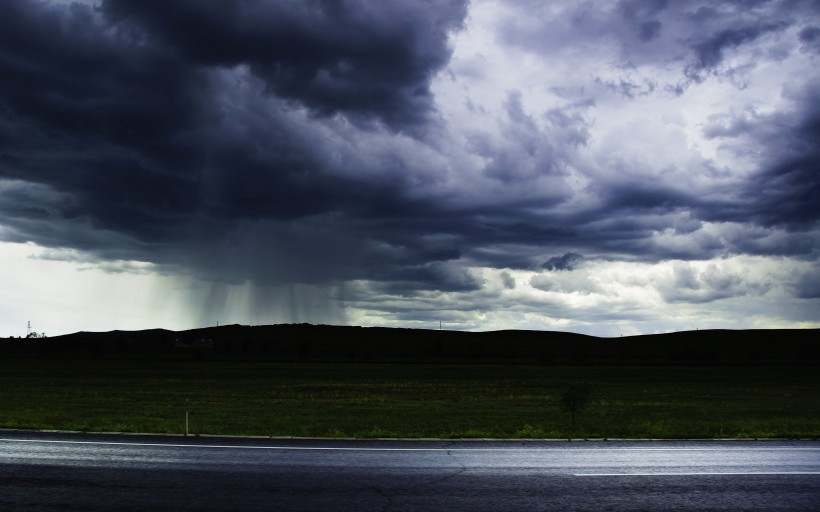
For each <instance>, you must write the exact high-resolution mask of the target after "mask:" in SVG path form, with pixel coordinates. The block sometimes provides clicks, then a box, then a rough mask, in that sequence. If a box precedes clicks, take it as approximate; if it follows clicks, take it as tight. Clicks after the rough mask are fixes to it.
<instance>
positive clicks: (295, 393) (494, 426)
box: [0, 359, 820, 438]
mask: <svg viewBox="0 0 820 512" xmlns="http://www.w3.org/2000/svg"><path fill="white" fill-rule="evenodd" d="M816 370H817V369H816V368H812V367H710V368H692V367H588V366H577V367H567V366H501V365H411V364H406V365H393V364H282V363H265V362H248V361H184V362H180V361H124V360H110V361H106V360H25V359H18V360H3V361H0V427H5V428H24V429H65V430H81V431H118V432H164V433H182V432H184V429H185V411H186V410H188V411H190V416H189V418H190V432H191V433H192V434H200V433H201V434H241V435H271V436H336V437H360V438H364V437H444V438H481V437H490V438H566V437H569V436H573V437H595V438H601V437H605V438H617V437H628V438H693V437H695V438H698V437H761V438H763V437H820V379H819V378H818V377H817V376H816V373H817V371H816ZM576 383H589V384H590V385H592V387H593V389H594V397H595V399H596V400H595V402H594V403H593V404H592V405H591V406H590V407H589V408H588V409H586V410H584V411H583V412H581V413H580V414H579V416H578V418H577V427H576V432H574V433H572V432H571V427H570V416H569V414H568V413H566V412H565V411H563V410H562V408H561V406H560V401H559V397H560V395H561V393H562V392H563V391H564V390H566V389H567V388H568V387H569V386H571V385H573V384H576Z"/></svg>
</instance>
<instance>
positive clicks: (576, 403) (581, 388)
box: [561, 384, 592, 434]
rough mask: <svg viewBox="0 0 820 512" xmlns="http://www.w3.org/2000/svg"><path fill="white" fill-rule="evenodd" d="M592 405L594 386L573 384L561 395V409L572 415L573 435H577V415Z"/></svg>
mask: <svg viewBox="0 0 820 512" xmlns="http://www.w3.org/2000/svg"><path fill="white" fill-rule="evenodd" d="M591 403H592V386H590V385H589V384H573V385H572V386H570V387H568V388H567V389H566V391H564V392H563V393H562V394H561V407H562V408H563V409H564V411H566V412H568V413H570V416H571V418H572V433H573V434H575V415H576V414H577V413H580V412H581V411H583V410H584V409H586V408H587V407H589V406H590V404H591Z"/></svg>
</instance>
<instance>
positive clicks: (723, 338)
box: [0, 324, 820, 365]
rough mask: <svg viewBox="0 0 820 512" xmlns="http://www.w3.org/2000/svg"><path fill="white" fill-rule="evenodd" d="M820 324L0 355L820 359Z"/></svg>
mask: <svg viewBox="0 0 820 512" xmlns="http://www.w3.org/2000/svg"><path fill="white" fill-rule="evenodd" d="M819 334H820V330H817V329H806V330H740V331H732V330H704V331H686V332H677V333H669V334H654V335H645V336H627V337H620V338H597V337H594V336H586V335H581V334H573V333H565V332H549V331H512V330H511V331H494V332H476V333H473V332H459V331H437V330H421V329H389V328H377V327H372V328H364V327H341V326H326V325H310V324H286V325H268V326H241V325H226V326H221V327H209V328H203V329H192V330H188V331H179V332H174V331H168V330H162V329H152V330H144V331H111V332H79V333H74V334H69V335H65V336H56V337H51V338H38V339H20V338H4V339H0V356H2V357H105V358H139V359H143V358H145V359H152V358H161V359H246V358H251V359H260V360H271V361H294V362H298V361H309V362H325V361H326V362H406V363H415V362H418V363H437V362H441V363H451V362H456V363H459V362H464V363H514V364H561V365H564V364H569V365H586V364H636V365H641V364H681V365H726V364H728V365H758V364H789V365H792V364H798V365H817V364H820V336H818V335H819Z"/></svg>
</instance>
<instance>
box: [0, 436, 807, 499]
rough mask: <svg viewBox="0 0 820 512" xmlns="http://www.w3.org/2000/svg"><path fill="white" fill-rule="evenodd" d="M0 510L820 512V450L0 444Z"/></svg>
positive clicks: (698, 445)
mask: <svg viewBox="0 0 820 512" xmlns="http://www.w3.org/2000/svg"><path fill="white" fill-rule="evenodd" d="M0 510H3V511H17V510H20V511H45V510H48V511H51V510H67V511H71V510H77V511H97V510H99V511H102V510H105V511H112V510H146V511H147V510H150V511H164V510H190V511H222V510H243V511H245V510H247V511H256V510H304V511H313V510H317V511H318V510H327V511H348V510H350V511H354V510H355V511H367V510H379V511H402V510H424V511H438V510H469V511H470V512H479V511H485V510H487V511H490V510H492V511H498V510H516V511H526V510H561V511H571V510H608V511H621V510H652V511H663V510H761V511H763V510H765V511H785V510H788V511H794V510H818V511H820V442H816V441H671V442H667V441H637V442H626V441H600V442H592V441H584V442H571V443H570V442H566V441H559V442H555V441H547V442H538V441H524V442H520V441H504V442H479V441H455V442H449V441H429V442H427V441H412V442H405V441H331V440H326V441H308V440H271V439H266V440H248V439H226V438H182V437H159V436H156V437H152V436H113V435H68V434H42V433H24V432H0Z"/></svg>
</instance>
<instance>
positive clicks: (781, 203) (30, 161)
mask: <svg viewBox="0 0 820 512" xmlns="http://www.w3.org/2000/svg"><path fill="white" fill-rule="evenodd" d="M540 3H541V2H536V3H530V4H528V5H535V4H540ZM683 4H685V5H683V6H681V5H682V4H681V3H678V2H666V1H655V2H637V1H625V2H621V3H619V4H618V5H617V6H614V7H612V8H611V9H609V8H607V9H601V8H595V7H594V5H593V4H587V3H584V4H579V5H578V6H577V7H573V13H574V14H576V16H573V17H571V19H570V21H568V22H567V23H565V24H563V23H559V22H557V21H555V20H544V23H543V24H541V25H539V23H538V20H535V21H533V24H534V25H537V27H536V29H534V30H532V31H530V32H527V31H526V30H518V29H516V27H515V26H513V25H505V24H503V23H501V26H500V28H499V31H500V40H501V41H502V42H504V43H509V42H514V43H515V44H518V45H523V46H526V47H528V48H530V49H531V50H532V52H533V53H534V54H537V55H539V56H540V57H541V58H542V59H544V60H545V61H549V60H550V59H551V58H553V57H554V55H553V54H551V53H550V52H551V51H553V50H552V49H553V48H556V50H555V51H556V52H559V51H560V50H561V49H562V48H567V47H572V48H574V47H575V43H576V42H578V41H580V42H585V43H586V42H592V43H600V44H606V45H609V44H610V40H614V41H615V43H616V46H618V48H619V49H620V54H619V57H618V59H619V61H618V62H617V63H616V64H617V65H618V66H620V68H619V69H625V68H627V67H630V66H631V64H630V63H635V65H643V64H646V63H661V64H662V65H663V66H666V65H667V64H669V63H670V62H672V63H674V64H676V65H677V68H675V69H678V70H679V71H680V74H679V76H675V77H674V78H675V83H677V81H678V80H685V79H686V78H687V72H688V73H689V75H690V78H692V77H696V78H698V79H701V78H706V76H707V75H708V74H709V73H711V72H712V71H714V70H715V69H717V68H719V67H720V66H721V65H722V63H724V62H725V60H726V57H727V55H729V54H731V52H733V51H740V50H742V49H743V48H744V47H745V46H746V45H749V44H752V43H754V42H755V41H758V40H760V39H761V38H765V37H766V36H767V35H770V34H773V33H780V32H782V31H784V30H786V29H787V28H789V27H793V26H795V25H794V24H797V23H802V25H799V26H800V27H802V28H800V30H799V31H798V32H799V35H798V36H797V37H795V38H794V41H793V44H794V49H797V48H798V47H800V48H814V47H816V42H817V40H818V37H817V33H816V31H815V30H814V26H815V25H814V24H812V25H809V24H806V22H805V21H798V18H799V16H797V15H794V16H790V15H786V14H784V12H783V9H784V7H783V5H785V4H779V3H770V2H761V3H759V4H756V5H755V6H753V7H754V9H757V11H755V10H754V9H753V10H751V11H749V13H747V15H745V17H744V18H743V19H742V20H741V21H740V22H738V21H733V17H732V16H733V15H734V14H737V13H738V12H740V7H738V6H739V4H735V3H725V4H721V7H722V9H713V10H711V11H710V10H709V9H708V8H707V7H706V4H703V5H701V3H694V4H690V3H683ZM795 5H797V6H799V7H800V10H799V11H798V12H803V11H805V10H806V9H809V7H806V5H807V4H805V3H799V2H798V3H796V4H795ZM466 8H467V5H466V2H461V1H446V0H436V1H432V2H405V1H403V0H395V1H389V2H365V1H344V2H330V1H318V0H316V1H306V2H284V1H266V2H263V1H261V0H247V1H243V2H216V1H204V0H203V1H183V0H173V1H170V0H169V1H165V2H152V1H137V0H133V1H132V0H108V1H105V2H102V4H101V8H100V9H94V8H91V7H88V6H84V5H81V4H73V5H69V6H65V5H60V4H56V3H55V4H51V3H44V2H39V1H34V0H7V1H6V2H5V4H4V12H3V15H2V17H0V76H2V79H0V180H2V181H0V215H2V218H3V220H2V224H3V225H4V226H5V227H6V228H7V229H6V230H4V231H3V236H4V237H5V239H6V240H14V241H34V242H36V243H38V244H41V245H44V246H47V247H68V248H75V249H79V250H83V251H87V252H89V253H91V254H94V255H96V256H99V257H100V258H103V259H123V260H142V261H150V262H154V263H158V264H163V265H169V266H176V267H186V268H187V269H188V270H190V271H191V272H193V273H194V274H197V275H200V276H206V277H210V278H214V279H218V280H221V281H224V282H229V283H241V282H243V281H245V280H247V279H251V280H254V281H257V282H272V283H279V282H300V283H305V282H308V283H327V282H337V281H345V280H356V279H367V280H372V281H376V282H377V283H376V284H374V289H377V290H379V291H380V292H383V293H388V294H394V295H402V294H404V295H414V294H416V295H421V294H423V293H424V291H425V290H439V291H446V292H475V291H476V290H479V289H481V288H482V287H483V286H484V285H485V284H486V283H485V281H484V280H483V278H482V277H481V276H480V275H478V274H477V273H473V272H471V271H469V270H468V269H467V267H468V266H471V265H473V266H483V267H491V268H497V269H515V270H520V269H527V270H536V271H537V270H542V269H543V268H546V269H548V270H568V271H571V270H573V269H575V267H576V266H578V263H579V261H580V259H581V257H580V255H579V254H578V253H575V252H573V251H579V252H580V253H583V254H584V255H585V257H587V258H590V259H592V258H602V257H603V258H607V257H608V258H611V259H618V258H623V259H631V260H641V259H643V260H646V261H657V260H659V259H663V258H672V257H677V258H685V259H697V258H708V257H711V256H714V255H716V254H721V253H722V252H723V253H725V252H731V251H745V252H749V253H752V254H809V253H811V251H812V250H814V251H816V250H817V248H816V247H815V246H814V242H813V241H811V240H810V241H809V242H808V243H806V244H805V245H800V244H792V245H789V244H788V243H781V242H780V241H776V242H771V241H768V240H765V239H763V238H764V237H763V236H762V235H761V237H760V239H756V238H754V237H752V236H751V235H750V234H749V232H748V231H742V230H741V231H738V232H737V233H728V232H726V233H720V234H719V235H715V236H712V237H705V236H704V238H703V239H702V240H700V239H699V240H696V243H695V242H692V243H691V244H688V245H686V244H684V245H679V246H671V245H670V246H668V247H664V246H656V245H652V243H651V241H652V239H653V237H655V236H657V235H658V233H665V232H667V231H668V232H669V233H671V235H675V236H692V237H694V236H695V234H696V233H697V232H698V230H699V229H700V228H701V226H702V223H703V222H706V221H715V222H723V223H732V222H737V223H749V222H751V223H754V224H755V226H754V227H763V228H770V227H778V228H784V229H790V230H793V231H794V232H797V233H798V234H799V230H800V229H806V226H811V225H812V224H813V223H816V222H817V220H818V206H817V201H816V200H814V198H816V197H817V195H818V192H820V191H818V181H817V172H816V170H817V169H818V168H819V167H818V165H820V163H819V162H818V153H817V144H816V141H817V140H818V138H820V134H818V121H817V120H818V112H820V99H818V97H817V96H816V93H812V92H811V91H812V90H813V89H811V88H806V89H805V90H801V91H798V92H795V93H794V97H793V98H792V101H793V104H794V109H793V110H794V111H796V112H801V113H802V114H800V115H801V116H802V117H800V118H799V119H797V118H795V117H794V116H793V114H788V115H786V114H783V116H782V117H777V116H775V117H770V118H754V117H749V118H748V119H746V118H741V117H737V118H732V119H728V120H725V121H726V122H722V124H721V123H717V122H716V121H715V122H714V123H712V124H710V122H709V121H708V120H705V121H704V126H705V129H706V131H707V135H709V136H711V137H712V138H713V139H716V140H717V139H732V140H734V139H738V138H750V139H751V140H753V141H754V143H755V144H756V145H757V148H758V149H757V150H758V151H759V152H761V153H764V154H766V155H768V156H767V160H766V161H765V165H764V166H763V167H762V168H761V169H759V170H758V171H757V173H755V174H753V175H752V178H751V182H749V183H742V184H738V183H736V182H730V183H727V184H724V185H720V187H723V188H720V189H719V190H714V191H709V192H706V191H703V190H699V189H696V188H694V189H693V188H686V187H684V186H682V184H681V183H680V181H682V178H680V177H681V176H685V175H686V172H682V171H681V169H670V170H669V172H668V174H669V176H672V177H667V176H666V174H667V172H666V169H655V168H653V167H652V164H648V163H646V164H644V163H642V162H635V161H630V160H628V159H625V158H622V157H621V155H620V153H619V151H618V150H617V149H616V150H611V152H610V154H607V155H605V157H606V158H602V161H603V162H602V163H595V162H593V163H590V160H591V159H590V158H588V159H586V160H585V159H582V158H581V157H579V155H580V154H581V153H583V152H584V151H590V147H591V146H592V142H593V139H594V135H593V130H594V129H595V122H594V120H593V119H591V115H590V114H589V112H590V111H592V110H594V108H595V106H596V105H597V104H598V103H602V104H603V103H605V102H606V101H609V100H608V99H607V97H604V93H603V92H601V91H602V90H607V91H611V90H615V91H616V92H618V94H619V95H622V96H623V98H619V100H624V101H640V100H641V99H642V98H646V97H657V96H658V95H660V94H666V92H665V91H664V85H665V84H664V83H663V82H662V81H661V79H660V78H657V77H654V76H642V77H636V78H630V77H624V78H622V79H621V78H618V79H615V80H609V79H598V78H599V77H595V79H596V80H597V81H594V84H597V86H596V85H594V84H592V85H591V86H589V87H587V86H586V84H583V85H582V86H580V87H578V90H580V91H582V92H583V94H581V93H579V94H580V96H581V97H571V98H568V99H566V101H564V102H563V103H560V104H557V105H554V106H550V107H549V108H545V109H544V110H543V111H542V112H533V111H531V110H527V109H526V108H525V105H526V102H525V98H524V95H523V93H522V92H520V91H517V90H509V91H506V93H505V94H506V96H505V97H504V98H503V101H502V103H501V110H500V111H499V116H498V118H493V122H495V120H496V119H497V120H498V126H497V127H493V128H497V132H498V133H497V134H496V133H492V132H491V130H487V131H486V132H483V131H481V130H478V129H476V130H475V131H474V132H470V133H464V134H455V135H453V136H452V137H450V138H447V137H442V139H441V140H439V139H438V138H437V136H438V135H440V134H441V133H443V132H444V131H446V130H444V128H442V126H445V122H444V121H443V120H442V119H440V116H439V107H437V105H436V99H435V97H434V96H433V95H432V92H431V83H432V82H431V81H432V80H433V78H434V76H435V75H436V73H438V72H440V71H441V70H442V69H444V67H445V66H446V65H447V63H448V61H449V59H450V57H451V48H450V46H449V42H448V33H449V32H451V31H453V30H457V29H458V28H459V27H460V26H461V24H462V22H463V20H464V19H465V16H466ZM681 12H685V13H688V14H689V15H690V18H685V17H681V16H680V13H681ZM696 15H697V16H699V17H700V20H699V21H697V26H703V27H705V28H703V30H702V31H695V30H694V27H695V22H694V21H693V19H694V17H695V16H696ZM681 20H684V21H681ZM790 20H791V21H790ZM530 21H532V20H530ZM790 23H791V24H790ZM514 29H516V30H514ZM592 48H593V49H594V48H595V47H594V46H593V47H592ZM590 55H596V53H595V52H594V51H591V52H590ZM559 57H560V58H563V56H562V55H559ZM556 60H558V57H556ZM687 66H688V68H687ZM602 67H603V66H602ZM615 67H617V66H615ZM687 69H688V70H689V71H687ZM490 73H492V70H491V71H490ZM585 87H586V88H585ZM814 90H816V89H814ZM502 94H504V93H502ZM608 94H609V95H610V96H615V95H612V94H611V92H608ZM598 95H600V97H599V96H598ZM624 98H625V99H624ZM483 108H484V107H483V106H481V105H478V106H477V107H476V108H475V111H480V110H481V109H483ZM485 112H486V110H485ZM766 123H774V124H778V125H779V126H785V128H784V129H782V130H779V132H778V135H777V137H772V136H771V134H770V132H768V131H766V130H764V129H762V128H761V126H762V125H765V124H766ZM476 124H480V123H476ZM479 128H480V127H479ZM431 134H434V135H431ZM407 135H409V137H407ZM618 136H619V137H622V139H623V140H624V141H626V140H631V139H632V138H633V137H639V136H640V135H635V134H632V133H626V134H619V135H618ZM462 139H463V140H466V143H465V146H466V149H465V153H470V154H469V155H467V156H469V157H475V158H476V159H481V161H482V162H483V164H481V165H480V168H479V169H478V170H477V171H476V173H475V174H476V177H475V179H472V178H470V179H466V178H465V179H464V182H463V183H461V182H459V181H458V179H459V176H458V175H459V173H461V172H464V173H465V174H466V173H467V171H465V169H466V165H467V164H464V163H463V162H462V161H461V157H462V156H463V155H461V154H458V153H457V152H454V153H448V151H450V150H452V148H449V147H444V146H446V145H447V144H455V142H454V141H460V140H462ZM648 149H649V150H656V149H657V148H648ZM428 153H432V155H431V154H428ZM454 155H456V156H454ZM681 165H684V164H681ZM461 166H464V167H461ZM596 166H600V167H601V168H603V170H598V169H597V167H596ZM644 167H646V169H644ZM644 171H646V172H644ZM683 171H686V169H684V170H683ZM650 174H651V176H652V178H647V176H649V175H650ZM448 179H451V180H452V182H454V183H457V184H458V186H451V187H452V188H449V189H448V188H447V186H448V183H450V182H448V181H447V180H448ZM481 180H486V182H482V181H481ZM572 180H575V181H574V185H573V186H571V185H570V181H572ZM488 183H489V184H488ZM482 187H483V188H482ZM442 190H443V191H442ZM510 191H512V192H510ZM576 199H577V201H576ZM545 262H546V263H545ZM542 265H543V266H542ZM568 273H569V272H565V273H562V274H568ZM501 281H502V286H503V287H504V289H506V290H512V289H514V288H515V286H516V281H515V279H514V278H513V277H512V276H511V275H510V274H509V273H506V274H502V276H501ZM535 282H536V283H538V284H539V286H540V287H541V288H542V289H547V288H549V289H556V288H555V287H556V286H558V285H556V284H555V283H552V282H550V283H548V282H546V281H543V280H536V281H535ZM716 282H717V281H716ZM522 283H523V281H522ZM717 283H718V284H715V285H714V286H713V287H712V288H715V289H718V290H723V291H725V290H731V289H732V288H731V287H730V286H728V285H727V286H722V285H720V282H717ZM561 286H564V285H561ZM591 286H592V285H591V284H590V287H591ZM550 287H551V288H550ZM590 289H591V288H590ZM723 291H721V292H720V293H723ZM226 293H227V292H226V291H225V290H224V289H220V288H219V287H216V288H215V291H214V296H213V298H212V300H211V302H212V303H213V304H214V305H212V306H209V308H211V309H219V304H222V303H224V302H225V301H226V300H227V298H226V297H227V295H226ZM720 293H717V292H716V294H715V295H714V296H719V295H720ZM726 293H728V292H726ZM801 293H803V294H809V295H810V294H811V293H813V292H811V290H808V291H801ZM711 296H712V295H710V297H711ZM220 297H221V298H220ZM698 297H700V295H698Z"/></svg>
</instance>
